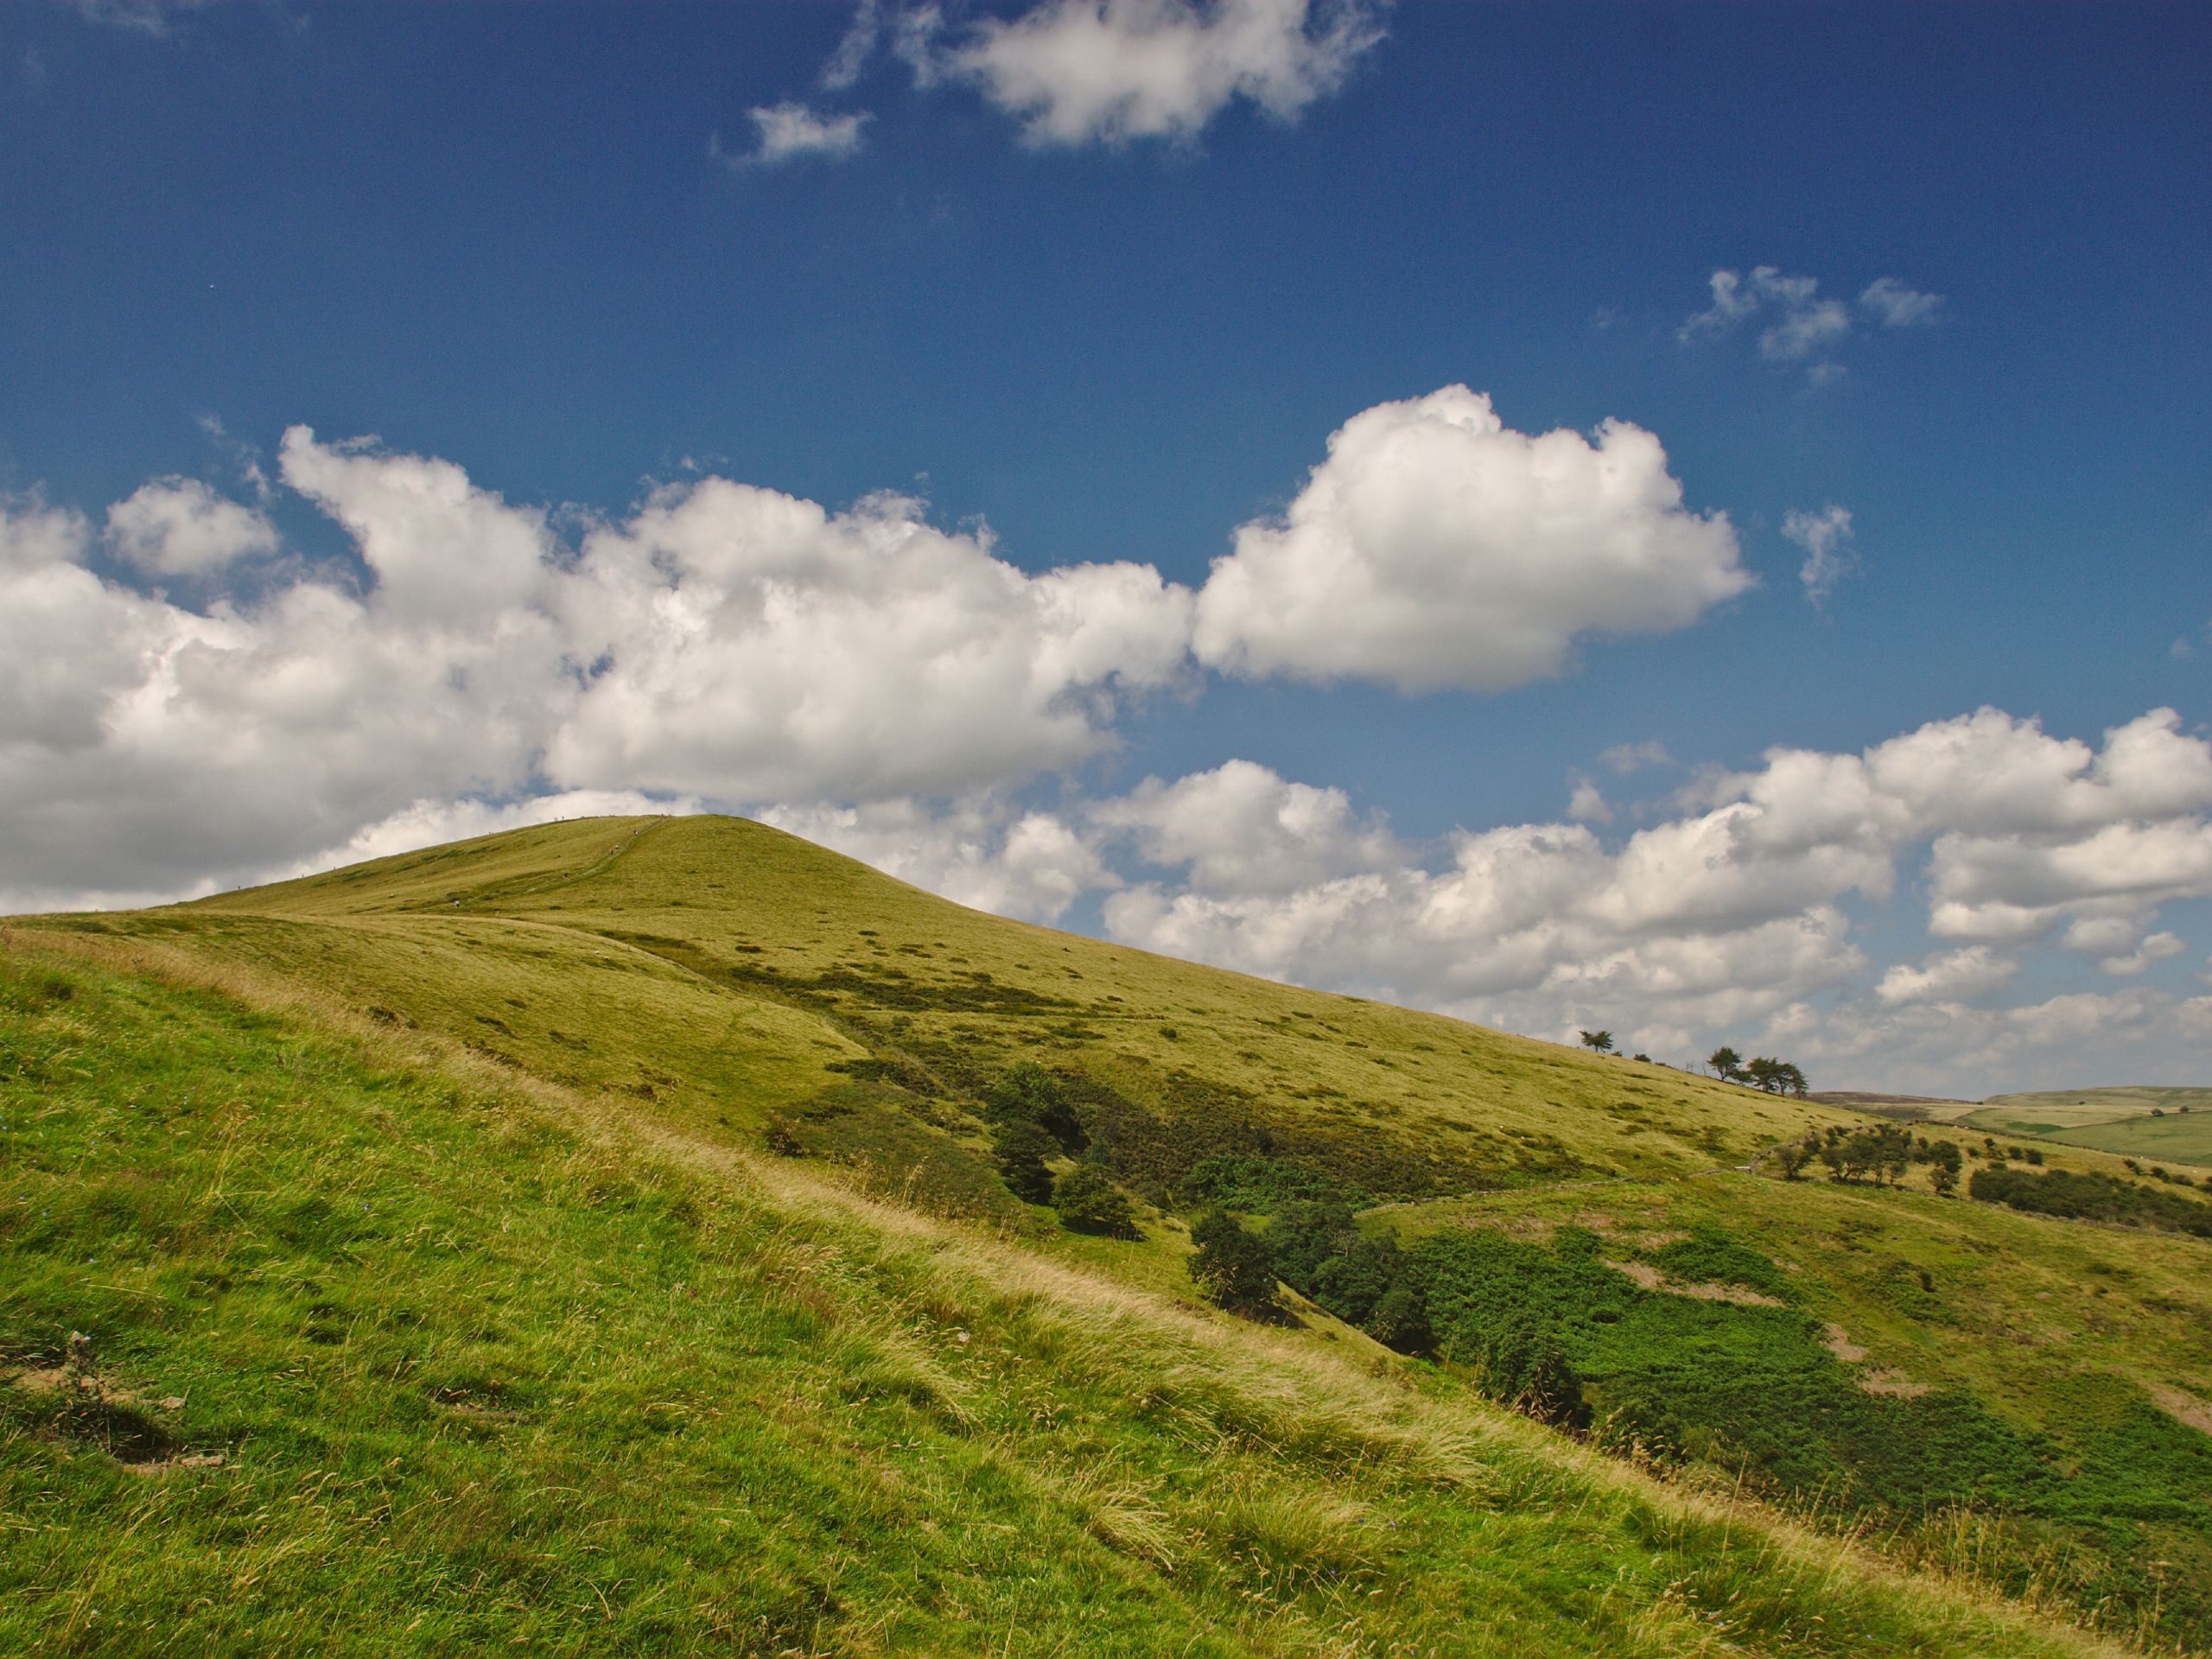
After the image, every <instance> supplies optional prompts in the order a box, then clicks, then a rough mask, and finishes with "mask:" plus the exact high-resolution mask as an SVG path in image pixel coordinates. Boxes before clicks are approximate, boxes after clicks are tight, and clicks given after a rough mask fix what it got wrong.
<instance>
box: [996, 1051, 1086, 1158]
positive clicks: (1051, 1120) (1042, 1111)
mask: <svg viewBox="0 0 2212 1659" xmlns="http://www.w3.org/2000/svg"><path fill="white" fill-rule="evenodd" d="M983 1122H986V1123H988V1124H990V1125H991V1126H992V1127H993V1128H997V1127H999V1126H1000V1125H1001V1124H1006V1123H1012V1122H1027V1123H1033V1124H1035V1125H1036V1126H1037V1127H1038V1128H1040V1129H1042V1130H1044V1131H1045V1133H1046V1134H1047V1135H1051V1136H1052V1139H1053V1141H1055V1142H1057V1143H1058V1146H1059V1147H1060V1149H1061V1150H1062V1151H1064V1152H1066V1153H1068V1154H1077V1153H1080V1152H1081V1151H1082V1150H1083V1149H1084V1147H1086V1146H1088V1145H1089V1144H1090V1137H1089V1136H1088V1135H1085V1134H1084V1128H1083V1120H1082V1119H1081V1118H1079V1117H1077V1116H1076V1112H1075V1107H1074V1105H1073V1103H1071V1102H1070V1100H1069V1099H1068V1091H1067V1089H1066V1086H1065V1084H1062V1083H1061V1082H1060V1080H1059V1079H1058V1077H1054V1076H1053V1075H1052V1073H1051V1072H1049V1071H1046V1070H1045V1068H1044V1067H1043V1066H1041V1065H1037V1064H1036V1063H1035V1062H1034V1061H1032V1060H1018V1061H1016V1062H1015V1063H1014V1065H1010V1066H1008V1067H1007V1070H1006V1073H1005V1075H1004V1076H1002V1077H1000V1078H999V1080H998V1081H997V1082H996V1083H995V1084H992V1085H991V1086H990V1088H989V1089H988V1090H986V1091H985V1093H984V1096H983Z"/></svg>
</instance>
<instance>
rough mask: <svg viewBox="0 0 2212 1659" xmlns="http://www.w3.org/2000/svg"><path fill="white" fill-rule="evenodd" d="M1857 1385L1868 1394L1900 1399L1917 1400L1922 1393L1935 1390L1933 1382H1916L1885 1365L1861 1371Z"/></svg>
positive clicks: (1931, 1392) (1930, 1392)
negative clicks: (1891, 1396) (1887, 1395)
mask: <svg viewBox="0 0 2212 1659" xmlns="http://www.w3.org/2000/svg"><path fill="white" fill-rule="evenodd" d="M1859 1387H1860V1388H1861V1389H1865V1390H1866V1392H1867V1393H1868V1394H1890V1395H1896V1396H1897V1398H1898V1399H1900V1400H1917V1399H1918V1398H1919V1397H1920V1396H1921V1395H1923V1394H1933V1393H1935V1392H1936V1389H1935V1385H1934V1384H1933V1383H1916V1382H1914V1381H1913V1380H1912V1379H1911V1378H1910V1377H1909V1376H1906V1375H1905V1374H1904V1372H1903V1371H1893V1370H1890V1369H1889V1368H1888V1367H1887V1366H1885V1365H1877V1366H1876V1367H1875V1368H1874V1369H1873V1370H1871V1371H1863V1372H1861V1373H1860V1374H1859Z"/></svg>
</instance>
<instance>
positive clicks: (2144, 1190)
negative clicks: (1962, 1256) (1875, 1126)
mask: <svg viewBox="0 0 2212 1659" xmlns="http://www.w3.org/2000/svg"><path fill="white" fill-rule="evenodd" d="M1967 1196H1968V1197H1970V1198H1980V1199H1981V1200H1983V1201H1984V1202H1985V1203H1988V1204H2001V1205H2006V1206H2007V1207H2009V1208H2011V1209H2014V1210H2024V1211H2031V1212H2033V1213H2034V1214H2037V1215H2044V1216H2068V1217H2074V1218H2075V1219H2079V1220H2087V1221H2117V1222H2125V1223H2126V1224H2130V1225H2132V1226H2137V1227H2155V1228H2157V1229H2158V1230H2161V1231H2164V1232H2170V1233H2193V1234H2195V1235H2196V1236H2197V1237H2199V1238H2212V1204H2202V1203H2200V1202H2198V1201H2197V1200H2196V1199H2195V1198H2183V1197H2182V1196H2181V1194H2180V1193H2178V1192H2164V1191H2162V1190H2160V1189H2159V1188H2158V1187H2155V1186H2139V1185H2136V1184H2135V1183H2134V1182H2133V1181H2123V1180H2121V1179H2120V1178H2119V1177H2117V1176H2114V1175H2077V1174H2075V1173H2073V1172H2072V1171H2071V1170H2064V1169H2054V1170H2050V1171H2047V1172H2045V1173H2042V1174H2036V1173H2032V1172H2031V1171H2028V1170H2024V1169H2015V1168H2013V1167H2012V1166H2011V1165H2010V1164H1992V1165H1990V1166H1988V1167H1987V1168H1985V1169H1978V1170H1976V1171H1974V1179H1972V1180H1971V1181H1969V1182H1967Z"/></svg>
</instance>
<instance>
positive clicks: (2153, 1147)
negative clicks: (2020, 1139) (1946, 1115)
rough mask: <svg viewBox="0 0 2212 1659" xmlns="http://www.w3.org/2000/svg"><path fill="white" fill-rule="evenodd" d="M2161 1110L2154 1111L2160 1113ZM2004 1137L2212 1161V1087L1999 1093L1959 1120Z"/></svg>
mask: <svg viewBox="0 0 2212 1659" xmlns="http://www.w3.org/2000/svg"><path fill="white" fill-rule="evenodd" d="M2154 1112H2155V1113H2157V1114H2158V1116H2152V1114H2153V1113H2154ZM1956 1121H1957V1122H1960V1123H1961V1124H1962V1125H1966V1126H1969V1127H1972V1128H1978V1129H1983V1130H1986V1131H1988V1132H1990V1133H1992V1134H1996V1135H2039V1136H2041V1137H2043V1138H2044V1139H2046V1140H2051V1141H2063V1142H2065V1143H2066V1144H2067V1145H2069V1146H2076V1147H2096V1148H2097V1149H2099V1150H2100V1151H2103V1152H2113V1153H2118V1154H2121V1155H2122V1156H2125V1157H2129V1158H2134V1159H2137V1160H2139V1161H2143V1162H2169V1163H2193V1164H2206V1165H2212V1089H2158V1088H2147V1087H2140V1088H2112V1089H2064V1090H2046V1091H2044V1092H2042V1093H2037V1094H2025V1095H1992V1096H1990V1097H1989V1098H1988V1099H1987V1100H1986V1101H1984V1102H1983V1103H1981V1105H1980V1108H1979V1109H1976V1110H1974V1111H1973V1112H1971V1113H1968V1114H1967V1115H1966V1116H1963V1117H1961V1118H1959V1119H1958V1120H1956Z"/></svg>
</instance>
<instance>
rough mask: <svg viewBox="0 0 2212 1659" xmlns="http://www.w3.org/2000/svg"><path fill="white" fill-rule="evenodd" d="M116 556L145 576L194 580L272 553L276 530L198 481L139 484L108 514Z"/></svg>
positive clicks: (112, 507)
mask: <svg viewBox="0 0 2212 1659" xmlns="http://www.w3.org/2000/svg"><path fill="white" fill-rule="evenodd" d="M107 537H108V540H109V542H110V543H111V544H112V545H113V546H114V548H115V551H116V556H118V558H120V559H122V560H123V561H124V563H128V564H131V565H134V566H136V567H137V569H141V570H143V571H146V572H147V573H148V574H149V575H162V576H198V575H207V574H208V573H209V572H211V571H215V570H219V569H222V568H223V567H224V566H226V565H228V564H233V563H237V562H238V560H240V559H248V558H254V557H257V556H262V555H265V554H270V553H273V552H275V551H276V550H277V528H276V526H275V525H273V524H270V522H269V520H268V519H267V518H265V517H264V515H263V514H262V513H260V512H257V510H256V509H254V508H252V507H248V506H244V505H240V504H239V503H238V502H236V501H232V500H230V499H226V497H223V496H219V495H217V494H216V493H214V491H213V490H211V489H209V488H208V487H207V486H206V485H205V484H202V483H201V482H200V481H199V480H197V479H191V478H162V479H156V480H154V481H152V482H151V483H149V484H143V485H141V486H139V487H138V488H137V490H136V491H135V492H133V493H132V494H131V495H130V497H129V498H128V499H124V500H121V501H118V502H117V503H116V504H115V505H113V506H111V507H110V508H109V509H108V510H107Z"/></svg>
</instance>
